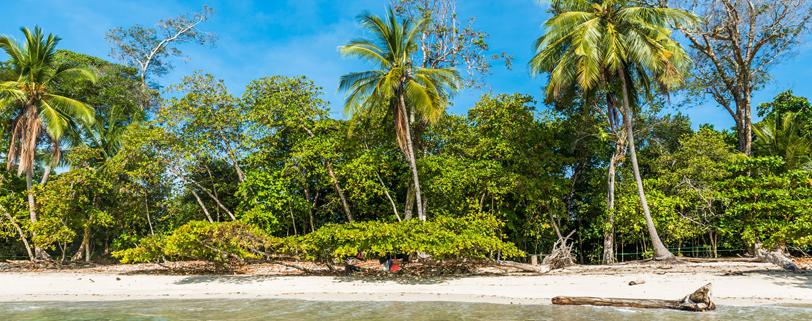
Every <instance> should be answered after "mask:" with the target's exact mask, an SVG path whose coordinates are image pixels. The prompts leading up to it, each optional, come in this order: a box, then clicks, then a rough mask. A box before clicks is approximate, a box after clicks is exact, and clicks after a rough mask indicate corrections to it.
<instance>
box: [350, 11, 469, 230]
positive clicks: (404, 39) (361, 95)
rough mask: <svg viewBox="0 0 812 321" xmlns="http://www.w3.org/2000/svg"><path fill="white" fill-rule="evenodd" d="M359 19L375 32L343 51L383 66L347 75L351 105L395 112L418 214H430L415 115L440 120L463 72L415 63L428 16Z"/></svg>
mask: <svg viewBox="0 0 812 321" xmlns="http://www.w3.org/2000/svg"><path fill="white" fill-rule="evenodd" d="M359 20H360V22H361V25H362V26H363V27H364V29H366V31H367V32H369V34H370V35H371V36H372V38H371V39H369V40H367V39H359V40H353V41H351V42H350V43H348V44H347V45H344V46H341V47H339V51H340V52H341V54H342V55H345V56H355V57H359V58H362V59H365V60H368V61H370V62H372V63H374V64H376V65H378V67H379V69H375V70H370V71H363V72H353V73H349V74H346V75H344V76H342V77H341V82H340V85H339V89H340V90H341V91H347V92H349V94H348V96H347V100H346V107H345V108H346V110H347V112H348V113H350V114H355V113H376V112H379V111H381V109H382V108H383V109H385V112H387V113H392V116H393V119H394V122H395V126H394V129H395V136H396V137H397V143H398V146H399V147H400V149H401V151H402V152H403V154H404V155H405V156H406V158H407V160H408V162H409V168H410V170H411V172H412V180H413V184H414V187H415V198H416V201H417V214H418V217H419V218H420V220H426V213H424V209H423V203H422V197H421V194H420V180H419V178H418V175H417V163H416V158H415V153H414V145H413V144H412V133H411V128H410V117H409V116H410V115H417V116H419V117H422V118H423V119H424V120H425V121H426V122H429V123H431V122H435V121H437V120H438V119H439V118H440V116H442V115H443V113H444V111H445V108H446V106H447V105H448V99H449V97H450V95H451V94H452V93H453V92H455V91H456V90H458V89H459V88H460V83H461V80H460V76H459V74H458V73H457V71H456V70H455V69H453V68H421V67H417V66H415V64H414V63H413V60H412V58H413V55H414V54H415V52H416V51H417V49H418V46H417V42H416V39H415V36H416V35H417V34H418V33H419V32H420V31H421V30H422V28H424V26H425V25H426V20H425V19H424V20H421V21H417V22H414V21H411V20H409V19H405V20H403V21H402V22H399V21H398V19H397V18H396V16H395V13H394V12H393V11H392V9H391V8H390V9H389V11H388V13H387V16H386V17H378V16H374V15H371V14H363V15H361V16H360V18H359Z"/></svg>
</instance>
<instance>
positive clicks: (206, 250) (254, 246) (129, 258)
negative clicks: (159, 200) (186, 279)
mask: <svg viewBox="0 0 812 321" xmlns="http://www.w3.org/2000/svg"><path fill="white" fill-rule="evenodd" d="M280 244H282V242H281V239H279V238H275V237H271V236H268V235H266V234H265V233H264V232H262V231H261V230H259V229H258V228H256V227H254V226H251V225H248V224H245V223H243V222H239V221H236V222H225V223H210V222H206V221H191V222H189V223H186V224H184V225H182V226H181V227H179V228H177V229H176V230H174V231H173V232H172V234H170V235H168V236H154V237H146V238H143V239H141V241H140V242H139V244H138V246H136V247H134V248H131V249H127V250H122V251H116V252H113V257H115V258H117V259H119V260H120V261H121V262H122V263H140V262H156V261H158V260H160V259H161V258H162V257H163V258H166V259H167V260H204V261H209V262H214V263H217V264H227V263H230V262H231V261H239V262H242V261H243V260H246V259H260V258H263V257H264V256H265V253H267V252H268V251H269V250H272V249H274V248H275V247H278V246H279V245H280Z"/></svg>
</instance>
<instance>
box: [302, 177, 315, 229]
mask: <svg viewBox="0 0 812 321" xmlns="http://www.w3.org/2000/svg"><path fill="white" fill-rule="evenodd" d="M303 189H304V194H305V200H307V205H308V206H307V218H308V220H309V221H310V232H311V233H312V232H315V231H316V221H315V219H314V217H313V207H314V206H316V204H315V203H316V202H315V201H314V202H313V205H310V204H311V203H310V189H309V188H307V183H305V184H304V186H303Z"/></svg>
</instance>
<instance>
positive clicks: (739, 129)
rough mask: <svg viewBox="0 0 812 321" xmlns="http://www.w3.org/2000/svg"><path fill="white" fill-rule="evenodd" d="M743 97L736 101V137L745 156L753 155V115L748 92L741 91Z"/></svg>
mask: <svg viewBox="0 0 812 321" xmlns="http://www.w3.org/2000/svg"><path fill="white" fill-rule="evenodd" d="M742 96H743V98H742V99H741V100H739V101H736V113H737V114H738V115H737V116H738V118H739V119H737V120H736V136H737V138H738V142H739V146H738V149H739V151H740V152H742V153H744V154H745V155H747V156H752V155H753V116H752V111H751V110H750V109H751V106H750V105H751V101H750V100H751V99H750V93H749V92H746V93H743V95H742Z"/></svg>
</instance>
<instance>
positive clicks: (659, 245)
mask: <svg viewBox="0 0 812 321" xmlns="http://www.w3.org/2000/svg"><path fill="white" fill-rule="evenodd" d="M619 74H620V79H621V80H622V82H623V88H622V91H623V124H624V126H625V127H626V138H627V139H628V144H629V156H630V158H631V161H632V171H633V172H634V181H635V183H636V184H637V194H638V195H639V196H640V205H641V206H642V207H643V215H644V216H645V218H646V227H647V228H648V234H649V237H650V238H651V245H652V246H653V247H654V259H655V260H658V261H659V260H672V259H674V254H671V252H670V251H668V248H666V247H665V245H663V242H662V241H661V240H660V235H658V234H657V228H656V227H655V226H654V220H652V218H651V211H650V210H649V207H648V201H647V200H646V192H645V191H644V190H643V179H642V178H641V177H640V168H639V166H638V164H637V150H636V149H637V148H636V147H635V145H634V144H635V142H634V125H633V118H634V114H633V113H632V109H631V107H630V106H629V92H628V91H629V85H628V80H627V79H626V73H625V71H623V70H620V71H619Z"/></svg>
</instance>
